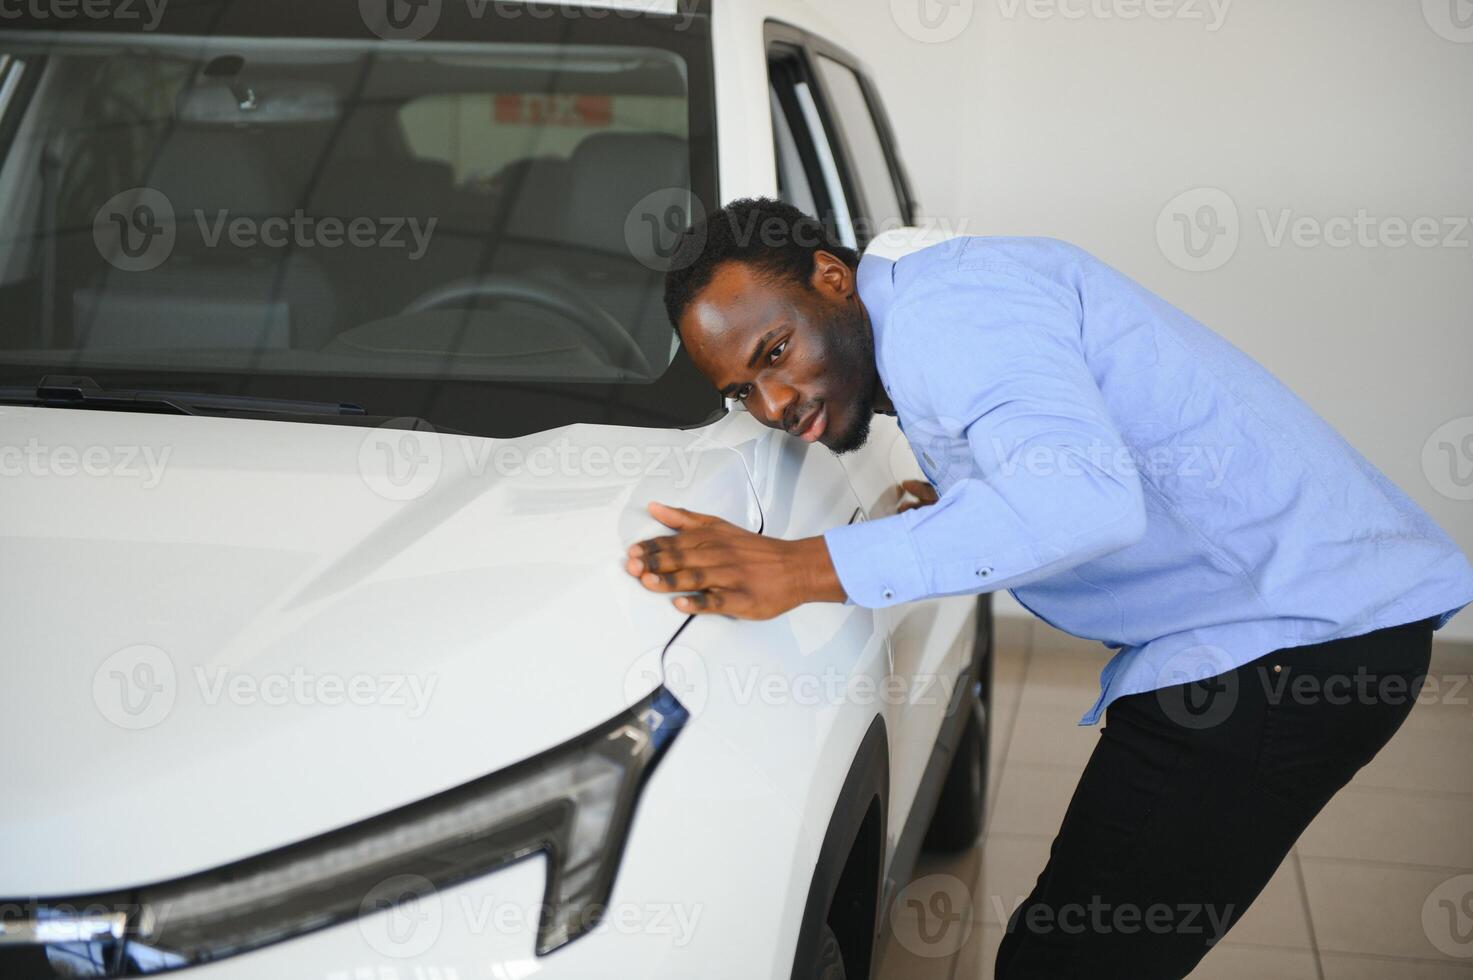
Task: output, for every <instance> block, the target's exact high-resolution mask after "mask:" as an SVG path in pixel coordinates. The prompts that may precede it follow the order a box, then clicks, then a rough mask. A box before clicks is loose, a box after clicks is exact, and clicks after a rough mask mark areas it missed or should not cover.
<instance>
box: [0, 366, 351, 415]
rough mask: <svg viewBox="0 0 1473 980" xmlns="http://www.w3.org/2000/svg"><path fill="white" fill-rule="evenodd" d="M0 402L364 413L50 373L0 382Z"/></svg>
mask: <svg viewBox="0 0 1473 980" xmlns="http://www.w3.org/2000/svg"><path fill="white" fill-rule="evenodd" d="M0 404H8V405H43V406H47V407H50V408H94V409H102V410H105V411H138V412H158V413H166V414H174V415H201V414H209V413H211V412H235V411H240V412H262V413H266V414H273V415H366V414H367V413H366V412H365V411H364V410H363V407H362V406H361V405H353V404H351V403H349V402H313V401H295V400H292V399H289V398H259V397H256V396H255V395H213V394H209V393H206V392H193V391H163V390H155V389H150V388H103V387H102V386H101V385H99V384H98V383H97V382H96V381H93V380H92V379H91V378H88V377H83V376H81V375H71V374H48V375H46V376H45V377H44V378H42V379H41V380H40V382H38V383H37V384H36V386H35V387H34V388H30V387H0Z"/></svg>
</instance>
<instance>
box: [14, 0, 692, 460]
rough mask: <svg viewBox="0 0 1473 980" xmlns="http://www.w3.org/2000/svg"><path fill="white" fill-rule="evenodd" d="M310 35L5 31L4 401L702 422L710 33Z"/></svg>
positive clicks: (497, 20) (339, 25) (381, 30)
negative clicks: (670, 280)
mask: <svg viewBox="0 0 1473 980" xmlns="http://www.w3.org/2000/svg"><path fill="white" fill-rule="evenodd" d="M319 6H326V5H301V4H292V3H284V2H277V0H266V2H262V0H249V2H246V0H239V2H223V3H208V4H203V5H198V6H191V7H189V8H187V9H184V10H182V11H180V12H178V13H174V12H173V11H172V8H164V10H163V12H162V15H161V20H160V22H159V23H158V24H156V25H154V26H153V27H152V28H151V29H147V28H143V27H137V26H134V27H131V28H130V26H129V25H126V24H117V23H112V24H103V23H88V22H86V21H82V22H75V21H67V22H56V23H49V24H48V23H44V22H37V23H23V24H19V25H17V24H15V23H14V22H11V24H9V25H7V26H8V28H9V29H7V30H6V31H4V32H0V148H3V150H4V157H3V161H0V384H5V385H27V384H33V383H35V382H36V381H37V380H38V379H40V378H41V377H43V376H46V375H53V374H57V373H64V374H68V375H84V376H86V377H88V378H91V379H95V380H96V381H97V382H98V383H99V384H100V385H102V386H104V387H108V388H148V389H170V388H175V389H179V390H188V391H194V392H200V391H205V392H218V393H222V394H233V395H250V396H258V397H273V398H285V399H310V400H313V401H327V402H343V403H350V404H354V405H361V406H363V407H364V408H365V409H366V410H367V412H368V414H369V415H371V416H373V417H379V418H382V417H390V416H416V417H422V418H425V419H428V420H430V421H431V422H432V423H434V424H436V425H440V426H443V427H445V428H448V429H454V430H458V431H463V432H469V433H475V434H481V435H492V436H511V435H519V434H524V433H526V432H531V431H539V430H542V429H547V428H552V427H556V426H558V425H564V424H568V423H571V422H597V423H607V424H629V425H656V426H674V425H689V424H694V423H696V422H699V421H701V420H702V419H704V418H706V417H709V416H710V415H711V414H712V413H713V412H714V411H718V410H719V409H720V406H721V403H720V399H719V398H718V397H717V396H716V394H715V393H714V392H713V391H712V390H711V389H710V387H709V385H707V383H706V382H705V381H704V379H702V378H701V377H700V376H699V375H698V374H697V373H696V371H695V369H694V367H693V366H692V365H691V364H690V361H689V358H688V357H687V356H686V354H685V353H684V351H683V350H682V349H681V348H680V346H679V343H678V338H677V337H676V335H675V333H674V331H672V330H671V328H670V325H669V322H668V320H667V318H666V315H665V311H664V306H663V298H662V294H663V278H664V272H665V270H666V268H667V258H668V256H669V254H670V248H671V246H672V244H673V242H674V238H675V235H676V234H677V233H678V231H679V230H680V229H681V228H683V227H684V225H685V224H686V223H687V222H688V221H689V220H690V218H691V216H692V214H693V213H694V212H697V211H698V210H699V207H700V205H699V204H697V203H696V202H700V201H712V200H715V198H716V194H717V188H716V179H715V172H714V170H715V136H714V130H713V128H712V118H713V115H714V111H713V107H712V92H711V87H712V82H711V67H710V52H709V33H708V30H707V24H706V22H705V18H704V15H702V14H698V13H695V12H692V11H682V10H679V9H677V10H676V11H675V12H674V13H665V14H652V13H639V14H637V15H636V14H634V13H632V12H629V11H620V12H618V14H617V15H614V14H612V13H611V12H608V11H605V15H604V16H596V17H595V16H588V15H587V13H588V12H586V11H584V12H582V13H583V15H582V16H579V13H580V12H579V11H578V10H568V11H564V12H563V14H562V15H554V16H546V15H545V13H546V5H542V6H543V8H544V16H532V12H531V10H530V8H528V9H520V5H516V4H506V3H500V4H481V5H475V4H457V3H449V2H447V3H445V4H443V5H435V7H436V11H437V16H436V18H435V19H434V23H432V24H430V25H428V27H424V25H421V29H417V30H414V31H413V32H412V34H411V35H409V36H408V37H404V36H401V35H402V33H403V31H404V29H405V25H402V24H397V23H394V24H389V23H386V24H377V23H374V22H373V18H371V17H368V16H367V15H366V14H364V13H362V12H361V11H366V10H369V9H371V8H373V7H374V5H373V4H352V3H348V4H334V5H332V6H334V7H340V8H342V9H341V10H340V11H337V12H331V11H324V10H320V9H303V8H304V7H305V8H314V7H319ZM517 13H520V14H521V15H520V16H514V14H517ZM207 15H208V16H207ZM206 21H207V23H206ZM396 31H397V32H399V33H398V34H396ZM421 35H422V36H421Z"/></svg>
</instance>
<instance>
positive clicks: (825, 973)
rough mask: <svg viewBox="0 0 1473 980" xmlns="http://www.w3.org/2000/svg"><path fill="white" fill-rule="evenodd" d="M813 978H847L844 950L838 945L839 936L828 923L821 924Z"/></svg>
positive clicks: (842, 979) (844, 979) (818, 979)
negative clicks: (821, 929)
mask: <svg viewBox="0 0 1473 980" xmlns="http://www.w3.org/2000/svg"><path fill="white" fill-rule="evenodd" d="M813 976H814V980H848V976H849V974H848V972H847V971H846V970H845V969H844V950H843V949H841V948H840V946H839V937H838V936H836V935H834V930H832V929H830V928H829V924H828V923H827V922H825V923H824V924H823V933H822V935H821V936H820V938H819V940H818V964H817V972H815V973H814V975H813Z"/></svg>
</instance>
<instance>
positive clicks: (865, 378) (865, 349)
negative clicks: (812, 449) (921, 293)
mask: <svg viewBox="0 0 1473 980" xmlns="http://www.w3.org/2000/svg"><path fill="white" fill-rule="evenodd" d="M826 327H827V331H826V332H827V333H828V336H829V357H830V359H831V360H832V361H833V365H834V373H835V375H836V376H837V377H840V378H852V379H854V381H855V384H856V387H857V390H856V392H855V395H854V401H853V402H852V404H853V406H854V419H853V420H852V421H851V422H850V423H849V428H848V429H846V430H845V431H843V432H841V433H838V434H837V435H836V436H835V437H834V439H833V441H832V442H829V443H827V445H828V447H829V451H830V452H832V453H833V454H834V455H835V456H842V455H844V454H845V453H852V452H854V450H856V449H859V448H860V447H861V446H863V445H864V444H865V443H866V442H867V441H869V428H870V422H871V421H872V420H873V419H874V415H875V388H876V387H877V386H878V384H879V380H880V377H879V369H878V368H877V367H876V365H875V335H874V331H873V330H872V329H871V328H870V324H869V316H868V314H866V313H865V311H864V307H863V306H860V305H859V304H858V303H857V302H856V303H855V305H854V307H853V308H842V309H839V310H836V311H834V314H833V315H832V316H831V317H829V318H828V323H827V324H826Z"/></svg>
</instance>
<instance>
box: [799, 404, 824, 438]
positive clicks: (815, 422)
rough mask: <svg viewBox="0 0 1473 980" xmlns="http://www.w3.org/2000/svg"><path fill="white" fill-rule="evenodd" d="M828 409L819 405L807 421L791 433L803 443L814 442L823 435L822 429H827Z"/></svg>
mask: <svg viewBox="0 0 1473 980" xmlns="http://www.w3.org/2000/svg"><path fill="white" fill-rule="evenodd" d="M828 424H829V414H828V409H827V408H825V407H823V406H822V405H820V406H819V407H818V409H816V410H815V411H814V412H813V413H812V414H811V415H810V416H809V418H808V419H807V421H806V422H805V423H804V424H803V426H802V427H801V428H799V429H797V430H795V431H794V432H793V435H795V436H797V437H798V438H799V439H802V440H803V441H804V442H816V441H818V438H819V437H820V436H822V435H823V432H824V429H826V428H828Z"/></svg>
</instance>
